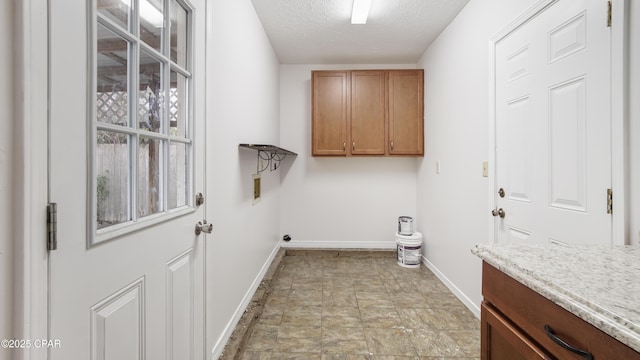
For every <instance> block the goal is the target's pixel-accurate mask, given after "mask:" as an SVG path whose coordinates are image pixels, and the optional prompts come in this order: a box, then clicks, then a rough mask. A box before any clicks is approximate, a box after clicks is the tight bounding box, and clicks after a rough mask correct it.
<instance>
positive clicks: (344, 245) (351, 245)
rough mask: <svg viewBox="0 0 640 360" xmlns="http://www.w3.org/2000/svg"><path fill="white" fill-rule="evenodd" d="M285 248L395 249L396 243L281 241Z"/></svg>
mask: <svg viewBox="0 0 640 360" xmlns="http://www.w3.org/2000/svg"><path fill="white" fill-rule="evenodd" d="M280 246H281V247H283V248H293V249H395V248H396V243H395V242H389V241H371V242H363V241H304V240H297V241H296V240H291V241H289V242H285V241H281V242H280Z"/></svg>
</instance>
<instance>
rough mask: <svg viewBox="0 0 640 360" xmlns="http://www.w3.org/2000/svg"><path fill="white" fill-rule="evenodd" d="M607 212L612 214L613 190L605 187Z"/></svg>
mask: <svg viewBox="0 0 640 360" xmlns="http://www.w3.org/2000/svg"><path fill="white" fill-rule="evenodd" d="M607 214H613V191H612V190H611V189H607Z"/></svg>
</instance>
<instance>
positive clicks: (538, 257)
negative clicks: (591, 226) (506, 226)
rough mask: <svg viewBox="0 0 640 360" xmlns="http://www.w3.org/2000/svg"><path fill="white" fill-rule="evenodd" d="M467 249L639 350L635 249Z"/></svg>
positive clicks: (639, 263)
mask: <svg viewBox="0 0 640 360" xmlns="http://www.w3.org/2000/svg"><path fill="white" fill-rule="evenodd" d="M471 252H472V253H474V254H475V255H477V256H478V257H480V258H482V259H483V260H484V261H486V262H487V263H489V264H490V265H492V266H494V267H496V268H497V269H499V270H501V271H502V272H504V273H505V274H507V275H509V276H511V277H513V278H514V279H516V280H518V281H519V282H521V283H522V284H524V285H526V286H527V287H529V288H531V289H532V290H534V291H536V292H538V293H539V294H540V295H542V296H544V297H546V298H547V299H549V300H551V301H553V302H554V303H556V304H558V305H559V306H561V307H563V308H564V309H566V310H568V311H569V312H571V313H573V314H574V315H576V316H578V317H579V318H581V319H583V320H585V321H586V322H588V323H590V324H592V325H594V326H595V327H597V328H599V329H600V330H602V331H603V332H605V333H607V334H609V335H611V336H612V337H613V338H615V339H618V340H619V341H620V342H622V343H623V344H626V345H627V346H629V347H631V348H632V349H634V350H636V351H638V352H640V248H638V247H635V246H634V247H632V246H614V247H604V246H594V245H576V246H573V245H571V246H563V245H554V244H548V245H531V244H494V245H484V244H480V245H476V246H475V247H474V248H473V249H472V250H471Z"/></svg>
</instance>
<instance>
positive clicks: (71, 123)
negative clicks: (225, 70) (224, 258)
mask: <svg viewBox="0 0 640 360" xmlns="http://www.w3.org/2000/svg"><path fill="white" fill-rule="evenodd" d="M49 4H50V14H51V16H50V179H49V186H50V198H51V201H52V202H55V203H57V220H58V223H57V241H58V243H57V249H56V250H53V251H51V252H50V299H49V306H50V319H49V324H50V337H51V338H52V339H57V340H60V344H61V346H60V347H59V348H55V349H51V350H50V359H53V360H55V359H61V360H62V359H64V360H68V359H113V360H125V359H131V360H133V359H176V360H185V359H203V358H204V356H203V355H204V353H203V352H204V344H203V339H204V323H203V322H204V309H203V306H204V300H203V299H204V253H203V252H204V247H205V243H204V241H205V238H204V234H201V235H199V236H197V235H196V234H195V231H194V229H195V225H196V223H197V222H198V221H201V220H203V219H204V217H205V214H204V206H198V205H197V204H196V201H195V198H196V196H195V194H196V193H197V192H201V191H203V189H204V137H203V134H204V129H203V128H204V103H205V102H204V82H202V81H198V79H203V78H204V64H205V62H204V54H205V53H204V43H205V41H204V32H205V31H204V30H205V25H204V18H205V13H206V12H205V10H204V1H203V0H189V2H186V1H183V0H67V1H50V2H49Z"/></svg>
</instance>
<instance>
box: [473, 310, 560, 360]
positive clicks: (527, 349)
mask: <svg viewBox="0 0 640 360" xmlns="http://www.w3.org/2000/svg"><path fill="white" fill-rule="evenodd" d="M480 322H481V326H482V331H481V356H482V360H503V359H509V360H534V359H535V360H538V359H549V360H550V359H552V358H551V357H550V356H549V355H548V354H546V353H545V351H544V350H542V349H541V348H539V347H538V346H537V345H536V344H535V343H534V342H532V341H531V340H530V339H529V338H528V337H527V336H526V335H525V334H523V333H522V332H521V331H520V330H519V329H518V328H516V327H515V326H514V325H513V324H511V322H510V321H509V320H507V319H505V318H504V317H503V316H502V315H501V314H500V313H498V312H497V311H496V310H494V309H493V307H492V306H491V305H487V304H485V303H482V307H481V310H480Z"/></svg>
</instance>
